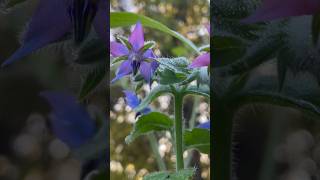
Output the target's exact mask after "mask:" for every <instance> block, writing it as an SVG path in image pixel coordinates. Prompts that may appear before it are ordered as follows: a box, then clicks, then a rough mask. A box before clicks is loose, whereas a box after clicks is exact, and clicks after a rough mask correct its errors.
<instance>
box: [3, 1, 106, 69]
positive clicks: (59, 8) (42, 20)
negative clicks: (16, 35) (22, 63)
mask: <svg viewBox="0 0 320 180" xmlns="http://www.w3.org/2000/svg"><path fill="white" fill-rule="evenodd" d="M91 24H93V27H94V29H95V31H96V32H97V34H98V35H99V36H100V38H102V39H103V40H104V41H105V42H106V43H107V39H108V35H107V1H106V0H40V2H39V5H38V7H37V9H36V11H35V13H34V14H33V16H32V18H31V20H30V23H29V24H28V28H27V30H26V32H25V33H24V35H23V37H22V46H21V47H20V48H19V49H18V50H17V51H16V52H15V53H14V54H13V55H12V56H11V57H9V58H8V59H7V60H6V61H5V62H4V63H3V64H2V66H6V65H8V64H11V63H12V62H15V61H17V60H18V59H20V58H22V57H24V56H26V55H28V54H30V53H31V52H33V51H35V50H37V49H40V48H42V47H44V46H46V45H48V44H50V43H53V42H57V41H59V40H62V39H63V38H64V37H65V36H66V35H67V34H69V33H72V32H73V35H74V41H75V43H79V42H81V41H82V40H83V39H84V37H85V36H86V35H87V33H88V31H89V30H90V27H91Z"/></svg>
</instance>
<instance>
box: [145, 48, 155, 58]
mask: <svg viewBox="0 0 320 180" xmlns="http://www.w3.org/2000/svg"><path fill="white" fill-rule="evenodd" d="M155 57H156V56H155V55H154V53H153V51H152V50H151V49H148V50H146V51H145V52H144V53H143V58H145V59H147V58H149V59H152V58H155Z"/></svg>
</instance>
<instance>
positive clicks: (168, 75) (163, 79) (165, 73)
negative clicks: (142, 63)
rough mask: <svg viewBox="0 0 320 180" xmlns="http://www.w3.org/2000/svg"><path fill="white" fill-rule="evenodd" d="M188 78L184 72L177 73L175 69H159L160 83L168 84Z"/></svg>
mask: <svg viewBox="0 0 320 180" xmlns="http://www.w3.org/2000/svg"><path fill="white" fill-rule="evenodd" d="M185 79H186V76H184V75H183V74H180V75H177V74H175V73H174V71H170V70H169V69H164V70H160V69H158V80H159V83H160V84H163V85H168V84H175V83H179V82H182V81H184V80H185Z"/></svg>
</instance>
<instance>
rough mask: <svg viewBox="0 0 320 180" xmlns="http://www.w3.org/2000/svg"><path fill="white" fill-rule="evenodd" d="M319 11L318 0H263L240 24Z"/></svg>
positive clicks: (319, 2) (319, 4)
mask: <svg viewBox="0 0 320 180" xmlns="http://www.w3.org/2000/svg"><path fill="white" fill-rule="evenodd" d="M319 11H320V1H319V0H264V1H263V3H262V5H261V7H260V8H258V9H257V10H256V12H255V13H253V15H251V16H249V17H247V18H245V19H244V20H242V22H244V23H256V22H261V21H269V20H274V19H280V18H286V17H291V16H301V15H310V14H315V13H317V12H319Z"/></svg>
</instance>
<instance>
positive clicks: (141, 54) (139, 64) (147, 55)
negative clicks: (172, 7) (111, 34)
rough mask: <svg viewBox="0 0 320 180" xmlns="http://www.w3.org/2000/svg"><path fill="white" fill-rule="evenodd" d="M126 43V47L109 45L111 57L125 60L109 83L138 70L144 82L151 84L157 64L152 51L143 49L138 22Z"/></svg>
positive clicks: (115, 43) (118, 44)
mask: <svg viewBox="0 0 320 180" xmlns="http://www.w3.org/2000/svg"><path fill="white" fill-rule="evenodd" d="M128 43H129V44H128V45H127V46H126V45H124V44H121V43H118V42H111V43H110V53H111V55H112V56H113V57H125V58H126V60H125V61H123V62H122V63H121V65H120V67H119V69H118V70H117V72H116V77H115V78H114V79H113V80H112V81H111V82H112V83H114V82H115V81H117V80H119V79H120V78H122V77H124V76H126V75H129V74H133V75H136V74H137V72H138V70H140V74H141V75H142V76H143V78H144V80H145V81H147V82H148V83H151V78H152V76H153V74H154V72H155V71H156V69H157V67H158V66H159V64H158V63H157V62H156V61H155V55H154V53H153V51H152V50H151V49H149V48H147V49H145V48H144V47H145V46H144V35H143V28H142V25H141V23H140V22H137V24H136V26H135V28H134V30H133V31H132V33H131V35H130V37H129V40H128ZM128 46H129V47H128Z"/></svg>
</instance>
